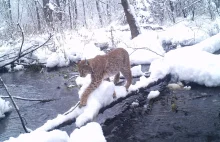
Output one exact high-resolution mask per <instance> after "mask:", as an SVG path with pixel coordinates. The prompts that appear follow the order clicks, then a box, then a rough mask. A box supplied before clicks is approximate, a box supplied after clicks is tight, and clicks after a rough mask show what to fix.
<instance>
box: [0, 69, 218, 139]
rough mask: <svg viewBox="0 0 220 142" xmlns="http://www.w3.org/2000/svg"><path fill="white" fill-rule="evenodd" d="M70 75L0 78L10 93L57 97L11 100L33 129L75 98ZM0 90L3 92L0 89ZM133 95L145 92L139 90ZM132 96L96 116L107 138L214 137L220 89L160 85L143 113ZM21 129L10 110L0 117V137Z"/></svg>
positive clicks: (69, 128)
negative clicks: (162, 88) (149, 105)
mask: <svg viewBox="0 0 220 142" xmlns="http://www.w3.org/2000/svg"><path fill="white" fill-rule="evenodd" d="M72 75H73V72H72V68H62V69H59V70H57V71H51V72H44V73H39V72H33V71H28V70H27V71H20V72H14V73H4V74H1V77H2V79H3V80H4V82H5V84H6V85H7V86H8V88H9V91H10V93H11V94H12V95H14V96H20V97H24V98H32V99H33V98H37V99H52V98H53V99H57V100H55V101H50V102H44V103H43V102H37V101H24V100H15V101H16V103H17V105H18V107H19V109H20V113H21V115H22V117H23V118H24V119H25V122H26V125H27V127H29V128H31V129H33V130H34V129H36V128H38V127H40V126H41V125H43V124H44V123H45V122H46V121H47V120H49V119H53V118H55V117H56V116H57V114H63V113H64V112H65V111H67V110H68V109H69V108H70V107H71V106H73V105H74V104H76V103H77V102H78V94H77V92H78V88H77V87H74V86H69V85H71V84H75V83H74V79H71V80H69V81H68V78H70V77H71V76H72ZM0 92H1V94H0V95H5V96H6V95H7V94H6V92H5V91H4V90H3V88H0ZM138 95H140V96H142V95H145V96H146V95H147V94H146V92H145V91H143V92H140V93H139V94H138ZM135 99H136V98H135V97H130V98H127V99H126V100H124V101H122V102H121V103H119V104H117V105H115V106H114V107H112V108H110V109H108V110H106V111H105V112H104V113H103V114H99V115H98V117H97V118H96V121H97V122H99V123H101V125H102V128H103V131H104V135H105V137H106V139H107V141H108V142H145V141H149V142H151V141H152V142H154V141H155V142H156V141H161V142H163V141H165V142H166V141H168V142H170V141H199V142H203V141H204V142H206V141H209V142H212V141H213V142H215V141H216V142H217V141H219V140H220V87H215V88H207V87H204V86H199V85H192V89H191V90H188V91H187V90H176V91H170V90H168V89H165V90H164V91H163V92H161V95H160V96H159V97H158V98H156V99H155V100H153V101H152V102H151V110H150V111H146V107H145V105H140V106H132V105H131V103H132V102H134V101H136V100H135ZM6 100H9V99H6ZM124 108H126V109H124ZM74 128H75V124H71V125H68V126H65V127H62V128H60V129H61V130H64V131H67V133H68V134H70V133H71V132H72V131H73V130H74ZM21 133H24V130H23V128H22V125H21V123H20V120H19V118H18V115H17V113H16V111H15V110H13V111H12V112H11V113H10V114H7V116H6V117H5V118H4V119H1V120H0V141H4V140H7V139H9V137H17V136H18V135H19V134H21Z"/></svg>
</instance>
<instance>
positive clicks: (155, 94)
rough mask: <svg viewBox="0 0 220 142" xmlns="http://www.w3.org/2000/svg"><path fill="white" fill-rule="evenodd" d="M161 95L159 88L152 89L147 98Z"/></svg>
mask: <svg viewBox="0 0 220 142" xmlns="http://www.w3.org/2000/svg"><path fill="white" fill-rule="evenodd" d="M159 95H160V92H159V91H158V90H157V91H150V93H149V94H148V96H147V99H148V100H151V99H154V98H156V97H158V96H159Z"/></svg>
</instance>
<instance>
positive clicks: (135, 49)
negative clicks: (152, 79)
mask: <svg viewBox="0 0 220 142" xmlns="http://www.w3.org/2000/svg"><path fill="white" fill-rule="evenodd" d="M132 49H134V51H133V52H131V54H133V53H134V52H135V51H137V50H138V49H146V50H148V51H151V52H153V53H155V54H157V55H158V56H161V57H164V56H163V55H160V54H158V53H157V52H155V51H153V50H151V49H149V48H147V47H142V48H132ZM131 54H130V55H131ZM130 55H129V56H130Z"/></svg>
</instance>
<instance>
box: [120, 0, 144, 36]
mask: <svg viewBox="0 0 220 142" xmlns="http://www.w3.org/2000/svg"><path fill="white" fill-rule="evenodd" d="M121 3H122V6H123V9H124V12H125V16H126V18H127V22H128V25H129V27H130V30H131V37H132V39H133V38H135V37H136V36H138V35H139V34H140V33H141V32H140V27H139V25H138V22H137V19H136V16H135V13H134V8H133V7H132V6H131V5H130V4H129V2H128V0H121Z"/></svg>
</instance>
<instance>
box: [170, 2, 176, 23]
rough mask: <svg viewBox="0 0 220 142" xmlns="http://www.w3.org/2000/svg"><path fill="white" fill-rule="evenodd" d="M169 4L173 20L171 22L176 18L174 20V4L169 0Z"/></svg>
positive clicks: (174, 21)
mask: <svg viewBox="0 0 220 142" xmlns="http://www.w3.org/2000/svg"><path fill="white" fill-rule="evenodd" d="M169 4H170V10H171V17H172V21H173V23H176V20H175V17H174V5H173V2H172V1H171V0H170V1H169Z"/></svg>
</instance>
